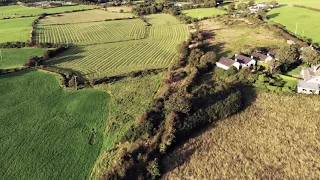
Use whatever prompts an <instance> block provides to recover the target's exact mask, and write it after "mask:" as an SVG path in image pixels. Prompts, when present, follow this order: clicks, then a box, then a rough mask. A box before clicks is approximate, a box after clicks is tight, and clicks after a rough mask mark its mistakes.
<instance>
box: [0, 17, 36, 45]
mask: <svg viewBox="0 0 320 180" xmlns="http://www.w3.org/2000/svg"><path fill="white" fill-rule="evenodd" d="M35 19H36V17H29V18H17V19H9V20H0V43H4V42H14V41H20V42H26V41H27V40H29V37H30V31H31V24H32V22H33V21H34V20H35Z"/></svg>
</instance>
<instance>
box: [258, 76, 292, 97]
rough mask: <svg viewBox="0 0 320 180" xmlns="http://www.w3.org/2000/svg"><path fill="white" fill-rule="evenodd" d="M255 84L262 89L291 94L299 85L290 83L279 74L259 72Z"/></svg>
mask: <svg viewBox="0 0 320 180" xmlns="http://www.w3.org/2000/svg"><path fill="white" fill-rule="evenodd" d="M257 77H258V78H257V80H256V82H255V86H256V87H257V88H258V89H260V90H265V91H271V92H276V93H279V94H290V93H293V92H295V91H296V88H297V85H296V84H295V83H292V84H289V85H288V83H287V82H286V81H283V79H282V78H281V77H280V76H279V75H275V74H273V75H270V74H265V73H263V74H259V75H258V76H257Z"/></svg>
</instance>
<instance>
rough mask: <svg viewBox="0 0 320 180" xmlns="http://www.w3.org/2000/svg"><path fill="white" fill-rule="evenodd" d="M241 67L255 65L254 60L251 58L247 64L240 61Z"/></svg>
mask: <svg viewBox="0 0 320 180" xmlns="http://www.w3.org/2000/svg"><path fill="white" fill-rule="evenodd" d="M240 65H241V67H251V66H255V65H256V61H255V60H253V59H252V60H251V61H250V62H248V63H247V64H244V63H240Z"/></svg>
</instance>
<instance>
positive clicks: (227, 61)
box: [216, 57, 240, 70]
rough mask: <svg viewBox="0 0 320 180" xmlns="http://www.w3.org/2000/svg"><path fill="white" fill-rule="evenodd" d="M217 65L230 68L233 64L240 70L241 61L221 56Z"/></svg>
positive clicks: (226, 68)
mask: <svg viewBox="0 0 320 180" xmlns="http://www.w3.org/2000/svg"><path fill="white" fill-rule="evenodd" d="M216 65H217V67H220V68H222V69H225V70H228V69H229V68H230V67H232V66H234V67H236V68H237V69H238V70H239V69H240V63H238V62H236V61H234V60H232V59H229V58H226V57H222V58H220V59H219V61H218V62H216Z"/></svg>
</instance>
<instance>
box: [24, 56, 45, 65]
mask: <svg viewBox="0 0 320 180" xmlns="http://www.w3.org/2000/svg"><path fill="white" fill-rule="evenodd" d="M41 60H42V59H41V58H40V57H38V56H29V57H28V59H27V61H26V62H25V64H24V66H25V67H34V66H39V65H40V61H41Z"/></svg>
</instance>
